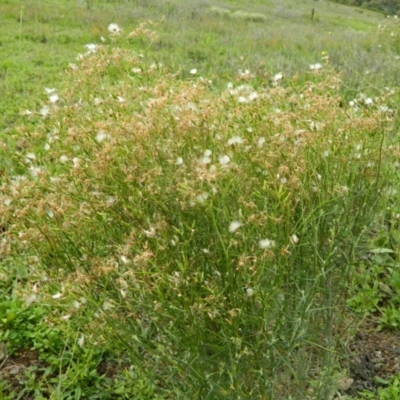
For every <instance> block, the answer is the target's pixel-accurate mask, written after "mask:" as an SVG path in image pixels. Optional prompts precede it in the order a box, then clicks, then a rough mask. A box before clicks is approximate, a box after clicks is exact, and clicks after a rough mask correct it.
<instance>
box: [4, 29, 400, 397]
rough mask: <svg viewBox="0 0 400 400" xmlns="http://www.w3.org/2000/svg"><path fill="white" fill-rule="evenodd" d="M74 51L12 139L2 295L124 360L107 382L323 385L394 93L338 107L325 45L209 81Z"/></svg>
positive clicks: (169, 390)
mask: <svg viewBox="0 0 400 400" xmlns="http://www.w3.org/2000/svg"><path fill="white" fill-rule="evenodd" d="M114 28H115V27H114ZM115 29H116V28H115ZM152 35H153V33H152V32H151V31H150V30H149V29H148V28H147V27H145V26H144V25H143V26H140V27H139V28H138V29H137V30H135V31H134V32H132V33H131V34H130V35H128V40H131V39H135V38H138V37H141V38H142V39H141V40H143V42H144V43H146V41H148V40H149V37H150V39H151V38H154V36H152ZM87 50H88V51H87V53H86V54H84V55H82V56H81V57H80V61H79V62H77V63H76V64H71V65H70V67H69V70H68V75H69V76H68V84H67V85H66V87H67V89H66V90H64V91H63V92H58V91H57V90H54V89H48V93H47V95H46V101H45V103H44V104H42V105H40V106H39V107H38V108H37V110H33V113H32V114H31V115H28V116H27V118H37V119H38V121H39V122H38V124H37V125H36V126H35V127H34V128H32V125H29V124H27V125H26V126H21V127H19V128H18V131H17V136H16V137H15V138H14V139H15V141H14V142H15V143H16V145H15V147H14V148H10V149H9V151H10V152H11V156H10V158H9V160H10V161H9V165H8V169H7V174H5V176H3V177H2V181H1V191H0V215H1V226H2V229H3V234H2V236H3V238H2V240H3V242H2V255H3V257H4V258H6V259H7V260H10V259H14V258H15V257H17V256H16V255H20V257H19V258H18V259H19V262H20V263H21V264H22V265H23V267H21V268H24V269H25V270H26V271H27V274H26V276H27V277H29V278H27V282H26V284H24V285H16V286H17V289H16V290H15V291H14V296H16V297H17V298H18V299H22V301H23V302H24V305H25V307H26V308H27V310H28V311H29V310H30V309H32V307H35V306H36V305H39V304H42V303H44V302H45V303H46V304H47V305H48V307H49V309H50V311H49V312H48V314H46V320H47V321H49V322H50V323H60V321H64V322H63V323H64V324H67V323H68V324H69V325H68V326H69V327H70V328H72V329H73V330H75V331H76V332H77V333H76V337H75V339H74V340H75V342H74V343H75V346H76V348H79V349H81V351H83V350H82V349H86V348H89V349H93V348H97V349H102V352H101V354H112V355H113V358H114V359H115V358H118V359H119V368H118V373H117V374H114V375H113V376H112V377H111V378H110V379H111V380H109V381H107V382H108V385H111V386H109V387H110V389H109V390H110V392H109V393H112V392H114V394H115V395H118V396H120V397H121V398H133V397H132V396H137V398H148V399H150V398H151V399H155V398H160V399H167V398H199V399H200V398H201V399H219V398H221V399H224V398H226V399H231V398H233V397H234V398H238V399H239V398H243V399H248V398H260V399H261V398H272V399H289V398H292V399H303V398H315V399H322V398H330V397H332V396H334V395H335V393H336V392H337V391H338V390H340V389H341V384H340V382H341V378H342V376H343V374H346V370H345V364H343V363H342V361H343V360H342V354H341V353H340V351H339V350H338V349H339V348H340V346H338V343H340V342H341V341H342V340H344V338H345V337H346V335H347V326H348V320H347V316H346V307H347V304H346V301H345V300H346V298H347V294H348V288H347V284H348V282H349V279H350V277H351V276H352V274H353V272H354V265H356V264H357V260H358V257H359V255H360V254H363V255H364V254H365V253H366V252H367V245H366V243H369V239H370V238H371V237H372V236H373V232H374V229H375V228H376V225H377V224H378V223H379V221H381V220H382V218H383V217H384V215H385V211H386V205H387V204H386V202H387V200H388V198H390V197H391V196H393V193H394V192H393V190H394V184H393V179H392V178H393V177H394V176H395V175H394V174H395V168H394V167H395V160H396V158H397V157H398V147H397V144H396V141H395V138H396V133H395V131H394V130H393V121H394V119H395V112H394V111H393V109H392V105H391V101H392V100H391V98H392V96H393V95H394V94H393V93H392V92H391V91H390V90H384V91H382V94H381V95H380V96H377V97H374V98H369V97H367V96H365V95H362V94H360V95H359V96H358V97H357V98H355V99H354V100H353V101H352V103H351V104H350V105H349V104H348V103H347V102H345V101H343V98H342V96H341V78H340V75H338V74H337V73H336V72H335V71H334V70H333V69H332V68H331V66H330V64H329V57H328V55H327V54H324V57H323V59H322V60H320V62H318V63H315V64H312V65H311V66H310V70H309V71H307V72H304V73H303V74H301V75H299V76H294V77H283V75H282V74H277V75H272V76H268V75H267V74H266V75H265V79H263V80H260V78H259V77H257V78H256V77H255V76H254V75H252V73H251V72H250V71H248V72H247V71H244V72H240V73H239V74H238V75H237V77H236V78H235V79H233V80H232V82H230V83H229V84H228V85H227V87H226V88H225V89H224V90H222V91H221V90H215V88H214V87H213V82H212V81H211V80H209V79H208V78H206V77H202V76H200V74H199V73H198V71H197V70H196V69H193V70H191V71H190V73H189V74H188V76H187V79H185V80H183V79H180V78H178V76H177V72H176V71H174V70H170V69H167V68H165V67H164V66H163V65H162V64H161V63H158V62H156V61H154V59H152V58H151V57H146V56H145V55H143V54H142V53H141V52H138V51H134V50H129V49H128V50H127V49H121V48H120V47H119V46H118V41H117V39H116V40H114V44H113V45H111V46H106V45H103V46H99V45H90V46H88V48H87ZM9 262H10V261H9ZM16 280H17V279H16ZM19 304H20V303H19ZM353 304H358V303H357V299H355V300H354V301H353ZM7 315H8V314H7ZM7 315H6V317H5V321H3V324H7V323H8V322H7V318H8V317H7ZM56 321H58V322H56ZM67 321H68V322H67ZM10 323H11V321H10ZM4 340H5V341H6V342H7V338H6V337H5V338H4ZM98 355H99V353H96V357H98ZM72 359H73V357H72ZM96 360H99V358H96ZM71 362H72V361H71ZM96 362H97V361H96ZM71 365H72V364H71ZM61 369H62V368H61ZM61 369H60V371H61ZM93 371H94V370H93ZM95 371H96V374H97V373H99V370H98V369H95ZM63 374H64V372H63ZM63 374H61V373H60V376H65V375H63ZM100 375H101V374H100ZM75 376H77V375H75ZM96 376H97V375H96ZM102 382H103V381H102ZM110 382H113V383H110ZM101 384H103V383H101ZM101 384H99V387H100V386H101ZM81 390H82V389H81ZM99 390H100V389H99ZM63 391H64V392H63ZM44 393H47V395H50V396H53V398H57V397H54V396H62V395H63V393H67V388H66V387H65V386H64V387H60V386H57V385H54V386H52V385H49V386H47V388H46V392H44ZM68 395H69V394H68ZM70 395H71V396H75V398H76V396H78V398H79V396H81V397H82V396H83V397H82V398H85V394H84V393H83V394H82V392H81V393H78V394H76V391H74V392H73V393H72V394H70ZM124 396H125V397H124ZM129 396H131V397H129ZM64 398H65V397H64ZM71 398H72V397H71ZM114 398H115V397H114Z"/></svg>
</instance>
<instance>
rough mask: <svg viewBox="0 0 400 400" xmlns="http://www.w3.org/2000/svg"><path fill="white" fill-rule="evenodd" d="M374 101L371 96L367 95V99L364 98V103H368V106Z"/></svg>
mask: <svg viewBox="0 0 400 400" xmlns="http://www.w3.org/2000/svg"><path fill="white" fill-rule="evenodd" d="M373 103H374V102H373V100H372V99H371V97H367V98H366V99H364V104H365V105H366V106H370V105H372V104H373Z"/></svg>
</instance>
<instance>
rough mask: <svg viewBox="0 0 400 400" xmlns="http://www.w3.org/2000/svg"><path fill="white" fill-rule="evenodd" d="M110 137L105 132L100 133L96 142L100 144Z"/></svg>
mask: <svg viewBox="0 0 400 400" xmlns="http://www.w3.org/2000/svg"><path fill="white" fill-rule="evenodd" d="M109 137H110V135H108V133H105V132H104V131H99V132H98V133H97V135H96V140H97V141H98V142H99V143H100V142H102V141H103V140H105V139H108V138H109Z"/></svg>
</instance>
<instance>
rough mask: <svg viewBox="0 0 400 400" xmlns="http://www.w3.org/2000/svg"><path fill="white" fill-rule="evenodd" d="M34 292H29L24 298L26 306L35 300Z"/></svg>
mask: <svg viewBox="0 0 400 400" xmlns="http://www.w3.org/2000/svg"><path fill="white" fill-rule="evenodd" d="M36 298H37V296H36V294H34V293H32V294H30V295H29V296H28V297H27V298H26V299H25V304H26V305H27V306H29V305H31V304H32V303H34V302H35V301H36Z"/></svg>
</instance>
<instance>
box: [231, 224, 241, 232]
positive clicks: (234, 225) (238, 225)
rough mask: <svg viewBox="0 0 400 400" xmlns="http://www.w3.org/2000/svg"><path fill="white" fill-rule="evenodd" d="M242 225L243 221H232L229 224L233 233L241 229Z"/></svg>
mask: <svg viewBox="0 0 400 400" xmlns="http://www.w3.org/2000/svg"><path fill="white" fill-rule="evenodd" d="M241 226H242V223H241V222H239V221H232V222H231V223H230V224H229V232H230V233H233V232H235V231H236V230H237V229H239V228H240V227H241Z"/></svg>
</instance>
